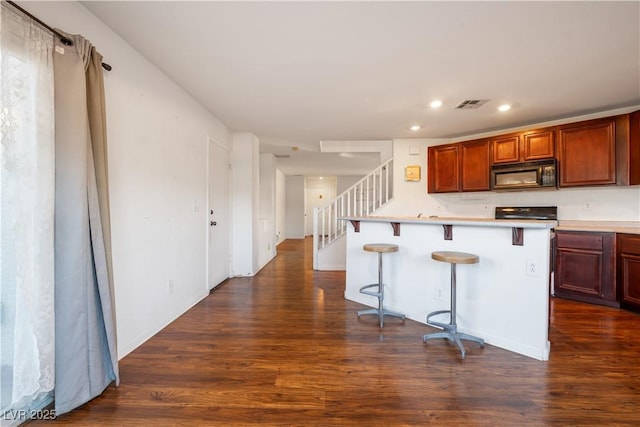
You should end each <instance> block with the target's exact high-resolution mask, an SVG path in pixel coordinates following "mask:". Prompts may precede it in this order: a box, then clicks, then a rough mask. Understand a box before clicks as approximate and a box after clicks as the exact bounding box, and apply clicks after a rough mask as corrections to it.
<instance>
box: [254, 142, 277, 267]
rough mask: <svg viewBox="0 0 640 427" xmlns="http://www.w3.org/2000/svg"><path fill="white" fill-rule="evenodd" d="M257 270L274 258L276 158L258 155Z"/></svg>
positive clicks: (263, 154)
mask: <svg viewBox="0 0 640 427" xmlns="http://www.w3.org/2000/svg"><path fill="white" fill-rule="evenodd" d="M259 176H260V203H259V212H260V221H259V230H258V270H260V269H261V268H262V267H264V265H265V264H266V263H268V262H269V261H271V260H272V259H273V257H274V256H276V157H275V156H274V155H273V154H271V153H261V154H260V175H259Z"/></svg>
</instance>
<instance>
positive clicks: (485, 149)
mask: <svg viewBox="0 0 640 427" xmlns="http://www.w3.org/2000/svg"><path fill="white" fill-rule="evenodd" d="M460 171H461V173H462V178H461V180H460V181H461V182H460V191H488V190H489V139H479V140H476V141H467V142H463V143H461V144H460Z"/></svg>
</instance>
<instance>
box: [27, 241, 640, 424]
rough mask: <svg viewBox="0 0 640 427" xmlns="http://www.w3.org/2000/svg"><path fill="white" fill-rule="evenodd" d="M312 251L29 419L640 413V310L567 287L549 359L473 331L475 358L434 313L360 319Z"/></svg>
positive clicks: (555, 303)
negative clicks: (481, 342)
mask: <svg viewBox="0 0 640 427" xmlns="http://www.w3.org/2000/svg"><path fill="white" fill-rule="evenodd" d="M311 250H312V248H311V243H310V240H309V239H306V240H305V241H303V240H289V241H285V242H283V243H282V244H280V245H279V246H278V256H277V258H276V259H275V260H273V261H272V262H271V263H269V264H268V265H267V266H266V267H265V268H264V269H263V270H262V271H261V272H260V273H259V274H258V275H256V277H254V278H236V279H231V280H228V281H227V282H226V283H225V284H223V285H222V286H221V287H219V288H218V289H217V290H215V291H214V292H212V293H211V295H209V296H208V297H207V298H206V299H205V300H203V301H202V302H201V303H199V304H198V305H197V306H195V307H194V308H193V309H191V310H190V311H189V312H187V313H185V314H184V315H183V316H182V317H180V318H179V319H177V320H176V321H175V322H173V323H172V324H171V325H169V326H168V327H167V328H165V329H164V330H163V331H161V332H160V333H159V334H157V335H156V336H155V337H153V338H152V339H151V340H149V341H148V342H146V343H145V344H144V345H142V346H141V347H139V348H138V349H136V350H135V351H134V352H132V353H131V354H130V355H128V356H127V357H125V358H124V359H123V360H122V361H121V362H120V372H121V385H120V386H119V387H115V386H110V387H109V388H108V389H107V390H106V391H105V393H104V394H103V395H102V396H100V397H98V398H96V399H94V400H93V401H91V402H89V403H88V404H86V405H84V406H82V407H81V408H79V409H77V410H75V411H73V412H72V413H70V414H67V415H64V416H61V417H59V418H58V419H57V420H56V421H53V422H44V421H37V422H31V423H30V425H41V424H42V425H44V424H49V423H60V424H74V425H86V426H137V425H141V426H142V425H144V426H150V425H151V426H153V425H155V426H195V425H207V426H229V425H243V426H244V425H261V426H265V425H273V426H309V425H321V426H333V425H366V426H377V425H392V426H401V425H419V426H427V425H465V426H468V425H479V426H484V425H491V426H523V425H532V426H543V425H567V426H569V425H570V426H578V425H598V426H602V425H607V426H612V425H621V426H622V425H640V337H639V334H638V332H639V331H640V315H638V314H634V313H630V312H628V311H624V310H619V309H613V308H608V307H600V306H595V305H589V304H584V303H577V302H572V301H567V300H560V299H554V300H552V305H551V307H552V323H551V330H550V341H551V343H552V344H551V346H552V347H551V357H550V360H549V361H548V362H540V361H537V360H533V359H530V358H528V357H525V356H520V355H518V354H514V353H511V352H508V351H505V350H502V349H499V348H496V347H493V346H491V345H486V346H485V348H484V349H480V348H479V347H478V346H477V345H476V344H474V343H468V344H466V347H467V350H468V352H467V357H466V359H465V360H464V361H463V360H461V359H460V357H459V353H458V351H457V349H456V348H455V346H453V345H451V344H449V343H447V342H446V341H444V340H443V341H440V340H438V341H431V342H429V344H423V342H422V339H421V337H422V335H423V334H425V333H427V332H431V331H434V329H432V328H430V327H427V326H425V325H423V324H420V323H417V322H413V321H410V320H407V321H406V322H405V323H404V324H402V323H401V321H399V320H397V319H388V320H385V327H384V329H382V330H381V329H379V327H378V325H377V320H376V318H374V317H373V316H370V317H363V318H361V319H360V320H358V319H357V317H356V311H357V310H358V309H361V308H363V307H362V306H361V305H359V304H356V303H353V302H350V301H346V300H345V299H344V296H343V293H344V277H345V276H344V273H343V272H315V271H313V270H312V267H311ZM508 321H509V319H505V322H508Z"/></svg>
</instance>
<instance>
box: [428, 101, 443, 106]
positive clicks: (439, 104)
mask: <svg viewBox="0 0 640 427" xmlns="http://www.w3.org/2000/svg"><path fill="white" fill-rule="evenodd" d="M429 105H431V108H440V107H442V101H439V100H436V101H432V102H431V104H429Z"/></svg>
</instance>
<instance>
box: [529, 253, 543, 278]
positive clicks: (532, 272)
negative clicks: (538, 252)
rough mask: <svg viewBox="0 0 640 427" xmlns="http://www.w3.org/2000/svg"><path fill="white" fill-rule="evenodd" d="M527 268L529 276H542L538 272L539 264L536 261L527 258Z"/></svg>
mask: <svg viewBox="0 0 640 427" xmlns="http://www.w3.org/2000/svg"><path fill="white" fill-rule="evenodd" d="M526 267H527V271H526V274H527V276H534V277H537V276H539V275H540V273H539V272H538V263H537V262H536V260H535V259H533V258H527V266H526Z"/></svg>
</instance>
